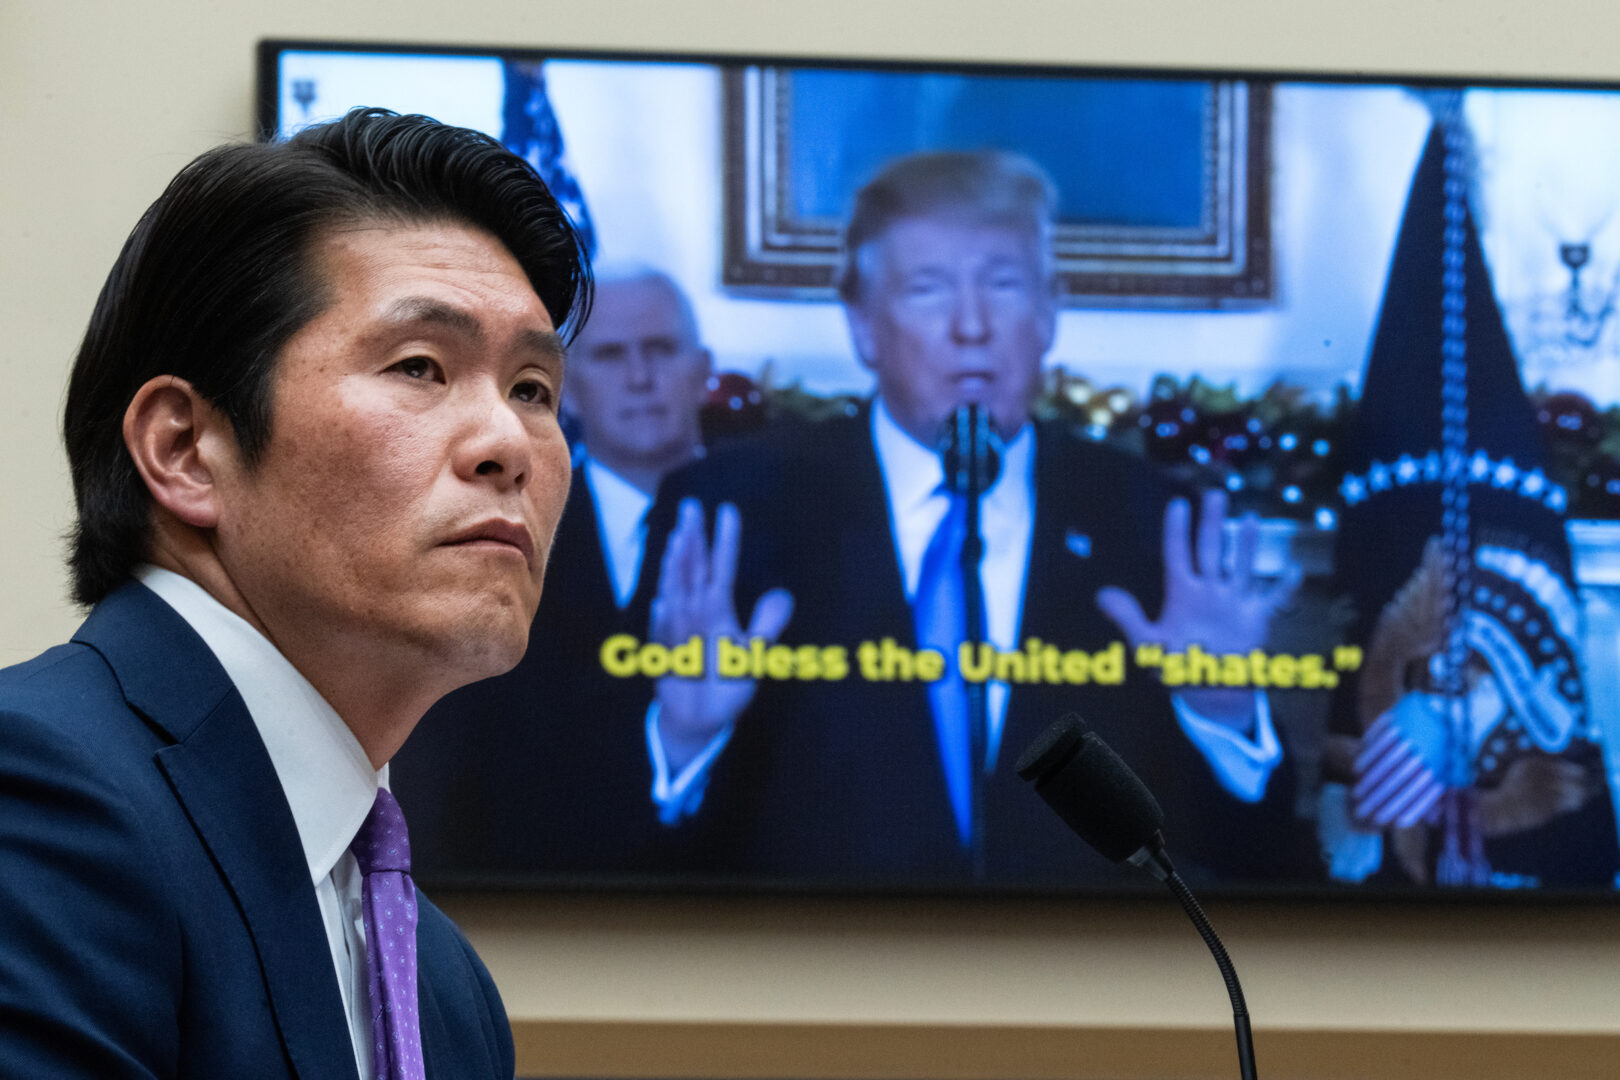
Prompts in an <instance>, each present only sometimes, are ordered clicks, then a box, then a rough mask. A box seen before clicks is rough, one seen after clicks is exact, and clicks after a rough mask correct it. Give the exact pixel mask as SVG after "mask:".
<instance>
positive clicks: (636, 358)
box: [568, 276, 709, 472]
mask: <svg viewBox="0 0 1620 1080" xmlns="http://www.w3.org/2000/svg"><path fill="white" fill-rule="evenodd" d="M569 357H570V362H571V365H572V366H571V368H570V370H569V373H568V406H569V408H570V409H571V410H572V411H573V412H574V413H575V414H576V415H577V416H578V417H579V419H580V422H581V423H582V424H583V425H584V428H585V446H586V448H587V449H588V450H589V451H590V453H591V456H592V457H594V458H596V459H597V460H599V461H601V462H602V463H603V464H604V465H607V466H608V467H610V468H615V469H620V470H625V469H632V470H633V469H654V470H658V471H660V472H661V471H663V470H666V469H668V468H671V467H673V466H675V465H679V464H681V463H682V462H684V461H686V460H687V459H688V458H689V457H690V456H691V454H692V451H693V450H694V449H695V448H696V447H697V445H698V441H699V439H700V437H701V436H700V430H699V427H698V410H699V409H700V408H701V407H702V405H703V398H704V393H705V391H706V385H707V382H708V378H709V352H708V350H707V349H704V348H703V347H702V346H701V345H699V344H698V341H697V335H696V332H695V330H694V328H693V326H692V325H691V323H690V321H689V320H688V319H687V318H686V316H685V313H684V312H683V311H682V308H681V304H680V300H679V298H678V297H677V296H676V295H675V292H674V289H673V288H672V287H671V286H670V285H669V283H668V282H667V281H665V280H663V279H662V278H659V277H654V276H648V277H640V278H631V279H628V280H624V281H611V282H606V283H603V284H601V285H599V286H598V287H597V290H596V296H595V302H594V304H593V305H592V308H591V317H590V319H589V320H588V321H587V322H586V324H585V328H584V330H582V331H581V332H580V335H579V337H578V338H577V339H576V340H575V342H574V344H573V346H572V347H571V348H570V350H569Z"/></svg>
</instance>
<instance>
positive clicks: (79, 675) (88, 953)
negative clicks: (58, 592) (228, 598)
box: [0, 584, 513, 1080]
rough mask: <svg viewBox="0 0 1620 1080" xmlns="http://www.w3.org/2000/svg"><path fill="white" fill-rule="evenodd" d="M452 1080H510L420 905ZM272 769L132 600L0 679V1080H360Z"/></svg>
mask: <svg viewBox="0 0 1620 1080" xmlns="http://www.w3.org/2000/svg"><path fill="white" fill-rule="evenodd" d="M417 944H418V958H419V959H418V963H419V973H420V979H419V981H420V995H421V1006H420V1007H421V1027H422V1046H423V1054H424V1057H425V1062H426V1066H427V1074H428V1076H430V1077H433V1078H434V1080H442V1078H452V1077H467V1078H473V1077H477V1078H488V1077H503V1078H510V1077H511V1076H512V1073H513V1051H512V1040H511V1032H510V1029H509V1028H508V1026H507V1021H506V1015H505V1012H504V1010H503V1009H502V1007H501V1003H500V998H499V996H498V995H497V993H496V991H495V987H494V984H493V983H492V982H491V981H490V978H489V974H488V972H486V971H485V969H484V967H483V965H482V964H481V963H480V962H479V960H478V958H477V957H476V956H475V955H474V954H473V951H472V948H471V946H469V945H468V944H467V942H466V940H465V939H464V938H463V937H462V936H461V934H460V933H459V932H458V931H457V930H456V928H455V926H454V925H452V924H451V922H450V921H449V919H447V918H446V917H445V916H444V915H443V913H441V912H440V911H439V910H438V909H437V908H435V907H434V906H433V905H432V904H430V903H428V902H427V901H426V900H425V899H422V901H421V904H420V917H419V925H418V928H417ZM354 1075H355V1066H354V1050H353V1047H352V1043H351V1041H350V1037H349V1029H348V1024H347V1022H346V1020H345V1018H344V1012H343V1004H342V998H341V996H340V994H339V990H338V983H337V976H336V973H335V971H334V969H333V965H332V957H331V952H330V950H329V947H328V945H327V937H326V931H325V929H324V926H323V923H322V920H321V915H320V909H319V907H318V905H317V902H316V899H315V892H314V889H313V888H312V886H311V882H310V878H309V869H308V865H307V864H306V862H305V861H304V856H303V851H302V848H301V846H300V844H299V840H298V834H297V829H296V827H295V825H294V823H293V818H292V812H291V810H290V809H289V808H288V805H287V800H286V797H285V795H283V793H282V789H281V785H280V783H279V782H278V781H277V779H276V774H275V771H274V769H273V767H272V766H271V763H270V758H269V755H268V754H267V752H266V751H265V748H264V743H263V742H262V741H261V740H260V738H259V735H258V731H257V729H256V728H255V727H254V724H253V721H252V718H251V717H250V716H249V715H248V712H247V709H246V707H245V706H244V705H243V703H242V699H241V696H240V695H239V694H238V693H237V692H236V689H235V687H234V686H233V685H232V684H231V682H230V680H229V678H228V677H227V676H226V674H225V672H224V669H222V668H221V667H220V666H219V664H218V662H217V661H216V660H215V659H214V657H213V654H212V653H211V652H210V651H209V650H208V648H207V647H206V646H205V645H204V644H203V642H202V640H201V639H200V638H198V637H197V635H196V634H195V633H194V632H193V631H192V630H191V628H190V627H189V626H188V625H187V624H186V623H185V621H184V620H182V619H181V618H180V617H179V615H177V614H176V613H175V612H174V611H173V609H171V608H170V607H169V606H168V605H167V604H165V603H164V602H163V601H162V600H160V599H158V598H157V597H156V596H155V595H153V594H152V593H151V592H150V591H149V590H147V589H146V588H144V587H143V586H141V585H138V584H130V585H127V586H125V587H124V588H122V589H120V590H118V591H117V592H115V593H113V594H112V595H111V596H109V597H108V598H107V599H106V600H104V601H102V602H101V603H100V604H99V605H97V607H96V609H95V610H94V611H93V612H92V613H91V615H90V618H89V619H88V620H87V621H86V622H85V624H84V625H83V626H82V627H81V628H80V629H79V632H78V633H77V634H76V635H75V636H74V638H73V640H72V642H71V643H69V644H67V645H62V646H58V647H57V648H54V649H51V650H50V651H48V652H46V653H44V654H43V655H41V656H39V657H37V658H35V659H34V660H32V661H29V662H28V663H25V664H21V665H18V666H16V667H12V668H8V669H6V670H5V671H3V672H0V1076H15V1077H36V1076H38V1077H45V1076H50V1077H59V1076H61V1077H80V1076H82V1077H97V1078H109V1077H120V1078H121V1077H176V1078H178V1077H198V1078H207V1080H219V1078H223V1077H231V1078H233V1080H243V1078H258V1077H265V1078H272V1077H273V1078H286V1077H300V1078H303V1080H327V1078H331V1077H344V1076H350V1077H352V1076H354Z"/></svg>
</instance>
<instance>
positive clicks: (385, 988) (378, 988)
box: [349, 788, 426, 1080]
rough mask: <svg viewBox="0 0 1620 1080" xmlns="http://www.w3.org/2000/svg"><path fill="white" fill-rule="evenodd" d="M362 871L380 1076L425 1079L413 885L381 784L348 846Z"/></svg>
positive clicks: (400, 829)
mask: <svg viewBox="0 0 1620 1080" xmlns="http://www.w3.org/2000/svg"><path fill="white" fill-rule="evenodd" d="M349 850H350V851H352V852H354V857H355V860H356V861H357V862H359V864H360V873H361V874H363V875H365V877H364V883H363V884H362V886H361V891H360V904H361V907H362V909H363V910H364V911H365V919H366V960H367V967H369V968H370V972H369V975H370V979H371V1053H372V1058H371V1060H372V1062H373V1065H374V1067H375V1069H376V1074H377V1080H426V1074H425V1072H424V1070H423V1068H422V1034H421V1029H420V1027H419V1026H418V1024H417V1013H416V886H415V885H414V884H413V883H412V882H411V841H410V838H409V837H408V836H407V835H406V834H405V815H404V814H403V813H401V812H400V809H399V803H398V802H396V801H395V799H394V796H393V795H391V794H390V793H389V792H388V790H387V789H386V788H378V789H377V801H376V802H374V803H372V804H371V813H369V814H367V815H366V820H365V822H364V823H363V824H361V826H360V831H359V832H358V833H356V834H355V837H354V843H352V844H350V845H349Z"/></svg>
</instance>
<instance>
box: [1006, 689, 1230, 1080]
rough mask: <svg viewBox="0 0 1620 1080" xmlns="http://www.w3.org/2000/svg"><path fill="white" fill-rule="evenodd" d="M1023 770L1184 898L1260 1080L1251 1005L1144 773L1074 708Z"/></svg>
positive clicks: (1027, 754)
mask: <svg viewBox="0 0 1620 1080" xmlns="http://www.w3.org/2000/svg"><path fill="white" fill-rule="evenodd" d="M1018 775H1019V776H1020V777H1022V778H1023V779H1025V780H1027V781H1029V782H1030V783H1031V784H1033V785H1034V786H1035V793H1036V794H1038V795H1039V796H1040V797H1041V798H1043V799H1045V800H1046V802H1047V805H1049V806H1050V807H1051V808H1052V809H1053V810H1055V811H1057V815H1058V816H1059V817H1061V818H1062V819H1063V820H1064V822H1065V823H1066V824H1067V825H1068V826H1069V828H1071V829H1073V830H1074V831H1075V832H1076V833H1077V834H1078V835H1079V837H1080V839H1082V840H1084V841H1085V842H1086V843H1088V844H1090V845H1091V846H1092V847H1093V848H1096V849H1097V852H1098V853H1099V854H1101V855H1103V856H1104V857H1106V858H1108V859H1110V860H1112V861H1114V862H1116V863H1118V862H1124V863H1130V864H1131V865H1132V866H1135V867H1139V868H1140V869H1142V870H1146V871H1147V872H1148V873H1149V874H1152V875H1153V876H1154V877H1156V878H1158V879H1159V880H1160V881H1162V882H1164V883H1165V885H1166V886H1167V887H1168V888H1169V889H1170V892H1171V893H1172V894H1173V895H1174V896H1175V898H1176V899H1177V900H1178V901H1180V903H1181V907H1182V909H1183V910H1184V911H1186V913H1187V917H1188V918H1190V919H1191V920H1192V921H1193V925H1194V926H1196V927H1197V928H1198V933H1199V935H1200V936H1201V937H1202V938H1203V939H1204V944H1205V945H1208V946H1209V951H1210V953H1211V954H1213V955H1214V957H1215V963H1216V964H1217V965H1218V966H1219V967H1220V969H1221V977H1222V978H1223V979H1225V980H1226V992H1227V994H1228V995H1230V997H1231V999H1232V1021H1233V1024H1234V1026H1235V1027H1236V1029H1237V1048H1238V1071H1239V1075H1240V1076H1241V1077H1242V1078H1243V1080H1255V1072H1254V1038H1253V1035H1252V1034H1251V1032H1250V1030H1249V1007H1248V1005H1247V1004H1245V1002H1244V1000H1243V987H1242V986H1240V985H1239V984H1238V977H1237V971H1236V970H1235V969H1234V968H1233V967H1232V961H1231V959H1230V958H1229V957H1228V956H1227V955H1226V948H1225V947H1224V946H1223V945H1222V944H1221V939H1220V938H1219V937H1217V936H1216V935H1215V928H1214V927H1213V926H1211V925H1210V923H1209V918H1208V916H1206V915H1205V914H1204V909H1203V908H1202V907H1200V906H1199V903H1198V900H1197V898H1196V897H1194V896H1193V894H1192V890H1190V889H1188V888H1187V883H1186V882H1185V881H1183V880H1182V879H1181V875H1180V874H1178V873H1176V868H1175V867H1174V866H1172V865H1171V863H1170V856H1168V855H1167V854H1165V850H1164V834H1163V833H1162V832H1161V831H1160V830H1161V828H1162V827H1163V825H1164V811H1163V810H1161V809H1159V802H1158V800H1157V799H1155V798H1154V797H1153V793H1152V792H1151V791H1149V790H1148V788H1147V785H1146V784H1144V783H1142V779H1141V777H1139V776H1137V775H1136V773H1134V772H1132V771H1131V767H1130V766H1129V765H1127V764H1125V762H1124V760H1123V759H1122V758H1121V757H1120V756H1119V755H1118V754H1116V753H1114V750H1113V748H1112V747H1110V746H1109V745H1108V744H1107V743H1105V742H1103V740H1102V738H1101V737H1100V736H1099V735H1098V734H1097V733H1096V732H1094V731H1092V730H1091V729H1090V728H1088V727H1087V726H1086V724H1085V721H1083V720H1081V719H1080V717H1078V716H1076V715H1075V714H1074V713H1069V714H1068V715H1066V716H1064V717H1062V718H1061V719H1059V720H1058V721H1057V723H1055V724H1053V725H1052V726H1051V727H1049V728H1047V729H1046V730H1045V731H1044V732H1042V733H1041V734H1040V735H1039V736H1038V737H1037V738H1036V739H1035V741H1034V742H1033V743H1031V744H1030V746H1029V749H1027V750H1025V751H1024V755H1023V757H1021V758H1019V759H1018Z"/></svg>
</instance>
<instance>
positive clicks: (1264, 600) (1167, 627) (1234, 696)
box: [1097, 488, 1300, 722]
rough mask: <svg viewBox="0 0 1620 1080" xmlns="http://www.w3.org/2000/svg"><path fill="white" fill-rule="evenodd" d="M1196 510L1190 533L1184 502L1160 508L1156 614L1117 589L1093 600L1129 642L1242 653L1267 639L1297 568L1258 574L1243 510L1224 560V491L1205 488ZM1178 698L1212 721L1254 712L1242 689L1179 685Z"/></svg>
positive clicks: (1252, 531)
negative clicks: (1160, 597) (1266, 579)
mask: <svg viewBox="0 0 1620 1080" xmlns="http://www.w3.org/2000/svg"><path fill="white" fill-rule="evenodd" d="M1199 511H1200V512H1199V520H1198V530H1197V536H1196V537H1194V536H1193V535H1192V528H1191V517H1192V512H1191V508H1190V507H1189V506H1188V505H1187V500H1185V499H1172V500H1170V503H1169V505H1168V506H1166V507H1165V511H1164V603H1163V606H1162V607H1161V608H1160V611H1159V617H1158V618H1157V619H1149V618H1148V617H1147V613H1146V612H1144V611H1143V610H1142V605H1141V604H1140V603H1139V602H1138V601H1137V599H1136V598H1135V597H1134V596H1132V595H1130V594H1129V593H1127V592H1126V591H1125V590H1123V589H1117V588H1106V589H1101V590H1099V591H1098V593H1097V606H1098V607H1099V608H1101V609H1102V611H1103V614H1105V615H1107V616H1108V617H1109V618H1110V619H1112V620H1113V621H1114V623H1115V624H1116V625H1117V626H1118V627H1119V628H1120V630H1121V631H1122V632H1123V633H1124V634H1125V637H1126V639H1127V640H1128V641H1129V642H1130V644H1131V646H1132V647H1133V648H1134V647H1135V646H1137V645H1140V644H1143V643H1151V644H1157V645H1163V646H1164V648H1165V651H1167V652H1182V651H1185V650H1186V648H1187V647H1188V646H1189V645H1195V644H1196V645H1198V646H1199V647H1200V648H1202V649H1203V650H1204V651H1205V652H1211V653H1247V652H1248V651H1249V650H1251V649H1256V648H1259V647H1260V646H1262V645H1264V644H1265V641H1266V634H1267V631H1268V630H1269V629H1270V626H1271V620H1272V617H1273V616H1274V615H1276V613H1277V610H1278V608H1280V607H1282V606H1283V604H1285V603H1287V601H1288V598H1289V597H1290V596H1291V595H1292V594H1293V591H1294V589H1295V588H1296V587H1298V585H1299V579H1300V570H1299V567H1298V566H1297V565H1294V564H1292V563H1291V564H1289V566H1288V567H1287V569H1286V570H1285V571H1284V572H1283V574H1282V575H1281V577H1280V578H1279V579H1278V580H1277V581H1276V582H1275V583H1273V584H1270V585H1263V584H1261V583H1260V582H1259V581H1257V580H1256V578H1255V575H1254V559H1255V553H1256V552H1257V551H1258V549H1259V546H1260V522H1259V521H1258V519H1256V518H1255V516H1254V515H1253V514H1246V515H1244V517H1243V520H1242V522H1241V523H1240V524H1239V526H1238V531H1237V541H1236V544H1235V546H1234V548H1233V552H1232V565H1231V568H1230V570H1228V569H1226V568H1225V567H1223V566H1222V561H1221V543H1222V537H1223V533H1224V526H1225V524H1226V492H1224V491H1221V490H1220V489H1219V488H1216V489H1214V490H1211V491H1206V492H1205V493H1204V495H1203V499H1202V503H1201V505H1200V508H1199ZM1195 552H1196V561H1195V559H1194V554H1195ZM1182 698H1183V700H1184V701H1186V703H1187V704H1188V706H1189V707H1191V708H1192V709H1193V710H1194V711H1195V712H1198V713H1200V714H1201V715H1204V716H1206V717H1207V718H1209V719H1212V720H1229V721H1233V722H1243V721H1244V719H1245V718H1246V717H1247V716H1249V715H1250V713H1251V712H1252V704H1253V696H1252V695H1251V694H1249V693H1248V692H1247V691H1241V690H1239V691H1233V690H1226V689H1213V690H1211V689H1201V690H1192V691H1184V692H1183V693H1182Z"/></svg>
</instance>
